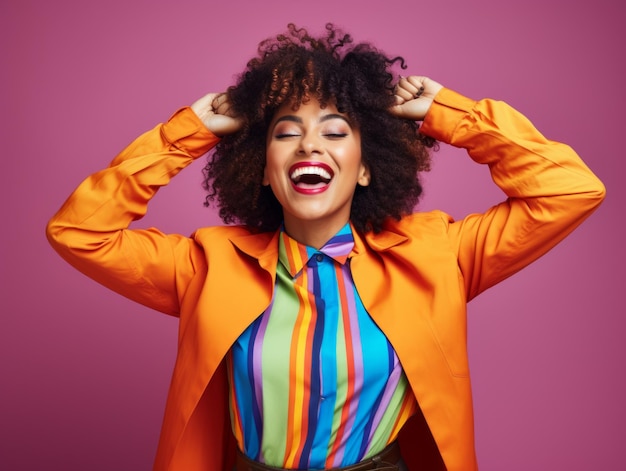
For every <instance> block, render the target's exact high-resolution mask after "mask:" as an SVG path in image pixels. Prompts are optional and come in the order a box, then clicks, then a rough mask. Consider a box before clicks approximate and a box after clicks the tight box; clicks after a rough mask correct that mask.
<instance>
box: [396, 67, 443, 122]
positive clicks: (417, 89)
mask: <svg viewBox="0 0 626 471" xmlns="http://www.w3.org/2000/svg"><path fill="white" fill-rule="evenodd" d="M442 88H443V85H441V84H440V83H437V82H435V81H434V80H431V79H429V78H428V77H423V76H419V75H411V76H409V77H402V78H401V79H400V81H399V82H398V84H397V85H396V105H394V106H392V107H391V108H390V109H389V111H390V112H391V114H393V115H395V116H397V117H398V118H404V119H412V120H413V121H423V120H424V118H425V117H426V113H428V110H429V109H430V105H432V103H433V100H434V98H435V95H437V93H439V90H441V89H442Z"/></svg>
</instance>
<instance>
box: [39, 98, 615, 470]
mask: <svg viewBox="0 0 626 471" xmlns="http://www.w3.org/2000/svg"><path fill="white" fill-rule="evenodd" d="M421 129H422V132H423V133H425V134H428V135H431V136H433V137H435V138H436V139H438V140H440V141H443V142H446V143H449V144H452V145H454V146H458V147H463V148H465V149H467V151H468V153H469V155H470V156H471V158H472V159H474V160H475V161H476V162H478V163H481V164H487V165H488V166H489V169H490V171H491V174H492V177H493V180H494V181H495V183H496V184H497V185H498V186H499V187H500V188H501V189H502V190H503V191H504V193H505V194H506V200H505V201H503V202H502V203H500V204H497V205H496V206H493V207H492V208H491V209H489V210H488V211H486V212H485V213H483V214H473V215H470V216H467V217H466V218H464V219H462V220H460V221H457V222H455V221H453V220H452V218H451V217H449V216H448V215H446V214H445V213H442V212H440V211H433V212H428V213H416V214H413V215H410V216H407V217H404V218H403V219H402V220H401V221H390V222H389V223H388V224H387V226H386V227H385V230H384V231H382V232H381V233H379V234H373V233H368V234H355V235H356V246H355V248H354V253H353V256H352V261H351V267H352V274H353V277H354V281H355V283H356V286H357V288H358V292H359V294H360V296H361V298H362V300H363V304H364V305H365V307H366V309H367V311H368V312H369V314H370V315H371V316H372V318H373V319H374V320H375V321H376V322H377V324H378V325H379V326H380V328H381V329H382V330H383V331H384V332H385V334H386V335H387V337H388V338H389V340H390V342H391V343H392V344H393V346H394V348H395V350H396V352H397V354H398V356H399V358H400V360H401V362H402V365H403V367H404V370H405V372H406V375H407V377H408V380H409V382H410V385H411V388H412V389H413V391H414V393H415V397H416V398H417V401H418V403H419V406H420V413H419V414H418V415H417V416H415V417H413V418H412V419H411V420H410V421H409V423H407V425H406V426H405V428H404V430H403V431H402V433H401V437H400V442H401V447H402V452H403V455H404V457H405V459H406V461H407V463H408V465H409V468H410V469H429V470H443V469H447V470H448V471H472V470H476V469H477V464H476V456H475V451H474V426H473V413H472V398H471V388H470V378H469V373H468V371H469V370H468V358H467V348H466V303H467V301H468V300H470V299H471V298H473V297H474V296H476V295H478V294H479V293H481V292H482V291H484V290H485V289H487V288H489V287H490V286H492V285H494V284H496V283H498V282H499V281H501V280H503V279H504V278H506V277H508V276H510V275H511V274H513V273H515V272H516V271H517V270H519V269H521V268H522V267H524V266H526V265H527V264H529V263H530V262H532V261H533V260H535V259H537V258H538V257H539V256H541V255H542V254H544V253H545V252H546V251H547V250H549V249H550V248H551V247H553V246H554V245H555V244H556V243H557V242H559V241H560V240H561V239H563V238H564V237H565V236H566V235H567V234H568V233H569V232H571V231H572V230H573V229H574V228H575V227H576V226H577V225H578V224H580V223H581V222H582V221H583V220H584V219H585V218H586V217H587V216H589V214H590V213H591V212H592V211H593V210H594V209H595V208H596V207H597V206H598V205H599V204H600V202H601V201H602V199H603V198H604V192H605V190H604V186H603V185H602V183H601V182H600V181H599V180H598V179H597V178H596V177H595V176H594V175H593V173H591V171H590V170H589V169H588V168H587V167H586V166H585V164H584V163H583V162H582V161H581V160H580V158H579V157H578V156H577V155H576V154H575V153H574V151H573V150H572V149H570V148H569V147H568V146H566V145H564V144H560V143H556V142H552V141H548V140H547V139H545V138H544V137H543V136H542V135H541V134H540V133H539V132H538V131H537V130H536V129H535V128H534V127H533V126H532V125H531V123H530V122H528V120H526V118H524V117H523V116H521V115H520V114H519V113H518V112H516V111H515V110H513V109H512V108H511V107H509V106H508V105H506V104H504V103H501V102H496V101H493V100H481V101H478V102H475V101H473V100H470V99H468V98H465V97H463V96H461V95H459V94H457V93H455V92H453V91H451V90H449V89H444V90H442V91H441V92H440V93H439V94H438V95H437V97H436V99H435V103H434V104H433V106H432V107H431V109H430V111H429V112H428V115H427V117H426V119H425V121H424V123H423V125H422V128H421ZM217 140H218V139H217V138H216V137H215V136H214V135H212V134H211V133H210V132H209V131H208V130H207V129H206V128H205V127H204V126H203V125H202V123H201V122H200V121H199V120H198V118H197V117H196V116H195V114H194V113H193V112H192V111H191V110H190V109H189V108H184V109H182V110H179V111H178V112H177V113H176V114H175V115H174V116H172V118H171V119H170V120H169V121H168V122H167V123H165V124H162V125H159V126H157V127H156V128H155V129H153V130H152V131H149V132H147V133H146V134H144V135H142V136H140V137H139V138H138V139H136V140H135V141H134V142H133V143H132V144H131V145H130V146H129V147H128V148H126V149H125V150H124V151H123V152H122V153H121V154H120V155H118V156H117V157H116V158H115V159H114V160H113V162H112V163H111V165H110V166H109V167H108V168H107V169H104V170H102V171H100V172H98V173H95V174H94V175H92V176H90V177H89V178H87V180H85V181H84V182H83V183H82V184H81V185H80V186H79V187H78V189H77V190H76V191H75V192H74V193H73V194H72V195H71V196H70V197H69V199H68V200H67V201H66V202H65V204H64V205H63V206H62V208H61V209H60V210H59V212H58V213H57V214H56V215H55V216H54V217H53V218H52V220H51V221H50V222H49V224H48V227H47V235H48V238H49V240H50V242H51V244H52V245H53V246H54V248H55V249H56V250H57V251H58V252H59V253H60V254H61V256H63V257H64V258H65V259H66V260H67V261H68V262H69V263H71V264H72V265H73V266H75V267H76V268H77V269H79V270H81V271H82V272H84V273H85V274H87V275H88V276H90V277H92V278H94V279H95V280H97V281H98V282H100V283H102V284H103V285H105V286H107V287H109V288H111V289H113V290H115V291H117V292H119V293H121V294H122V295H124V296H127V297H128V298H131V299H133V300H135V301H138V302H140V303H143V304H145V305H147V306H150V307H152V308H154V309H157V310H159V311H162V312H165V313H168V314H172V315H175V316H178V317H179V318H180V323H179V336H178V354H177V359H176V364H175V367H174V372H173V377H172V382H171V386H170V391H169V394H168V400H167V405H166V410H165V416H164V421H163V427H162V432H161V439H160V442H159V447H158V451H157V456H156V460H155V464H154V469H155V470H156V471H166V470H168V471H207V470H230V469H231V467H232V463H233V456H234V450H235V443H234V440H233V438H232V433H231V430H230V422H229V411H228V400H227V386H228V385H227V379H226V374H225V368H224V362H223V360H224V357H225V355H226V354H227V352H228V350H229V349H230V347H231V345H232V344H233V342H234V341H235V339H236V338H237V337H238V336H239V334H240V333H241V332H242V331H243V330H244V329H245V328H246V327H247V326H248V325H249V324H250V323H251V322H252V321H253V320H254V319H255V318H256V317H257V316H258V315H259V314H260V313H262V312H263V311H264V310H265V308H266V307H267V306H268V304H269V303H270V300H271V297H272V293H273V288H274V278H275V274H276V265H277V260H278V243H277V234H274V233H262V234H252V233H250V232H249V231H248V230H247V229H246V228H244V227H238V226H225V227H209V228H202V229H199V230H198V231H197V232H195V233H194V234H193V235H192V236H191V237H185V236H182V235H175V234H169V235H167V234H163V233H162V232H160V231H158V230H156V229H148V230H133V229H128V226H129V225H130V223H131V222H132V221H133V220H135V219H138V218H140V217H141V216H142V215H143V214H144V213H145V212H146V209H147V204H148V201H149V200H150V198H151V197H152V196H153V195H154V194H155V192H156V191H157V189H158V188H159V187H160V186H163V185H165V184H167V183H168V182H169V181H170V179H171V178H172V177H173V176H174V175H175V174H177V173H178V172H179V171H180V170H181V169H183V168H184V167H186V166H187V165H188V164H189V163H191V162H192V161H193V160H194V159H196V158H198V157H200V156H201V155H203V154H204V153H206V152H207V151H208V150H209V149H210V148H211V147H213V146H214V145H215V144H216V143H217ZM420 464H421V465H422V466H427V468H422V467H419V466H420Z"/></svg>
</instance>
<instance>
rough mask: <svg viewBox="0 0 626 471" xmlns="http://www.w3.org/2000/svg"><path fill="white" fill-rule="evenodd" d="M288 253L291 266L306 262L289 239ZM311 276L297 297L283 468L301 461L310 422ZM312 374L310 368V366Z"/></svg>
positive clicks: (302, 282) (302, 283)
mask: <svg viewBox="0 0 626 471" xmlns="http://www.w3.org/2000/svg"><path fill="white" fill-rule="evenodd" d="M288 242H289V245H288V246H287V245H286V247H288V250H287V254H288V256H289V257H290V259H289V260H290V263H291V262H292V261H293V262H294V265H291V266H300V265H302V263H303V261H305V260H306V248H304V247H303V248H302V251H299V250H298V248H299V247H298V244H297V243H296V242H295V241H294V240H289V241H288ZM307 284H308V276H307V272H306V270H304V271H303V273H302V275H301V277H300V279H299V282H298V284H297V285H296V294H297V295H298V299H299V300H300V303H299V304H300V309H299V311H298V318H297V320H296V324H295V326H294V336H293V338H292V340H291V355H290V361H289V372H290V373H289V375H290V391H289V418H290V420H289V423H288V427H287V441H286V446H285V460H284V467H286V468H293V467H295V465H294V463H297V462H298V461H299V460H300V456H301V455H302V449H303V443H304V441H303V434H304V433H305V432H306V429H307V425H308V420H307V416H306V414H303V408H304V404H306V403H307V402H306V401H308V399H309V398H308V397H307V395H306V394H305V392H306V391H307V388H306V387H305V381H306V379H307V377H306V376H305V374H306V365H305V362H306V361H307V360H306V358H305V355H306V350H307V348H306V347H307V340H308V339H307V337H308V336H309V333H308V327H309V325H310V322H311V320H310V319H311V318H312V317H313V309H312V306H311V303H310V301H309V298H308V293H307ZM308 369H309V371H310V365H309V368H308Z"/></svg>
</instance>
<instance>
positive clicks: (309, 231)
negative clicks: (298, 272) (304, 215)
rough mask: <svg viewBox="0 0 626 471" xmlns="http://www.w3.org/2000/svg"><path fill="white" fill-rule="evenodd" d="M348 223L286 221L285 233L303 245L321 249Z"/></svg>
mask: <svg viewBox="0 0 626 471" xmlns="http://www.w3.org/2000/svg"><path fill="white" fill-rule="evenodd" d="M347 222H348V221H343V222H340V223H336V224H328V221H293V220H292V221H290V220H287V219H285V232H287V234H289V237H291V238H292V239H295V240H297V241H298V242H300V243H301V244H304V245H308V246H309V247H313V248H315V249H318V250H319V249H321V248H322V247H323V246H324V244H326V242H328V241H329V240H330V239H331V238H332V237H333V236H334V235H335V234H337V232H339V230H340V229H341V228H342V227H343V226H345V225H346V223H347Z"/></svg>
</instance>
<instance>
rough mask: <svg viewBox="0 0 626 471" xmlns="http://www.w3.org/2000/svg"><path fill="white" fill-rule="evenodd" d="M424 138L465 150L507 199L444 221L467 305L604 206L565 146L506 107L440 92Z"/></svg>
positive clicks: (600, 188)
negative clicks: (462, 217)
mask: <svg viewBox="0 0 626 471" xmlns="http://www.w3.org/2000/svg"><path fill="white" fill-rule="evenodd" d="M421 131H422V132H423V133H425V134H427V135H430V136H432V137H434V138H436V139H438V140H440V141H442V142H446V143H449V144H451V145H453V146H456V147H462V148H465V149H467V151H468V153H469V155H470V157H471V158H472V159H473V160H475V161H476V162H478V163H481V164H486V165H488V166H489V170H490V172H491V176H492V179H493V181H494V182H495V183H496V184H497V185H498V186H499V187H500V188H501V189H502V190H503V191H504V193H505V194H506V196H507V199H506V200H505V201H504V202H502V203H500V204H498V205H496V206H494V207H492V208H490V209H489V210H488V211H487V212H485V213H484V214H473V215H469V216H467V217H466V218H464V219H463V220H460V221H458V222H453V221H451V220H450V219H449V218H448V219H446V220H445V221H444V222H445V224H446V228H447V233H448V237H449V240H450V242H451V244H452V248H453V250H454V251H455V253H456V255H457V258H458V263H459V267H460V270H461V273H462V275H463V279H464V283H465V290H466V295H467V298H468V300H469V299H472V298H473V297H475V296H476V295H478V294H479V293H481V292H482V291H484V290H485V289H487V288H489V287H490V286H493V285H494V284H496V283H498V282H499V281H501V280H503V279H505V278H507V277H508V276H510V275H512V274H513V273H515V272H517V271H518V270H520V269H521V268H523V267H524V266H526V265H528V264H529V263H531V262H532V261H534V260H536V259H537V258H539V257H540V256H542V255H543V254H544V253H546V252H547V251H548V250H550V249H551V248H552V247H554V246H555V245H556V244H557V243H558V242H560V241H561V240H562V239H563V238H564V237H566V236H567V235H568V234H569V233H570V232H571V231H573V230H574V229H575V228H576V227H577V226H578V225H579V224H580V223H582V222H583V221H584V220H585V219H586V218H587V217H588V216H589V215H590V214H591V213H592V212H593V211H594V210H595V209H596V208H597V207H598V205H599V204H600V203H601V202H602V200H603V199H604V195H605V188H604V185H603V184H602V182H601V181H600V180H599V179H598V178H597V177H596V176H595V175H594V174H593V173H592V172H591V171H590V170H589V168H588V167H587V166H586V165H585V164H584V163H583V161H582V160H581V159H580V157H578V155H577V154H576V153H575V152H574V151H573V150H572V149H571V148H570V147H569V146H567V145H565V144H562V143H558V142H554V141H550V140H548V139H546V138H545V137H544V136H543V135H542V134H541V133H539V131H537V129H535V127H534V126H533V125H532V124H531V123H530V122H529V121H528V119H526V118H525V117H524V116H522V115H521V114H520V113H519V112H517V111H516V110H514V109H513V108H511V107H510V106H508V105H507V104H506V103H503V102H499V101H494V100H488V99H485V100H481V101H478V102H476V101H474V100H470V99H468V98H466V97H464V96H462V95H459V94H458V93H455V92H454V91H452V90H449V89H443V90H441V91H440V92H439V94H438V95H437V96H436V98H435V102H434V103H433V105H432V107H431V109H430V110H429V112H428V114H427V116H426V119H425V120H424V123H423V125H422V128H421Z"/></svg>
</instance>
